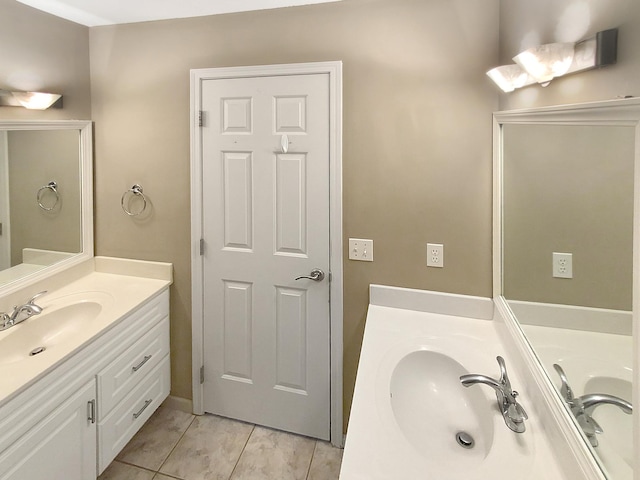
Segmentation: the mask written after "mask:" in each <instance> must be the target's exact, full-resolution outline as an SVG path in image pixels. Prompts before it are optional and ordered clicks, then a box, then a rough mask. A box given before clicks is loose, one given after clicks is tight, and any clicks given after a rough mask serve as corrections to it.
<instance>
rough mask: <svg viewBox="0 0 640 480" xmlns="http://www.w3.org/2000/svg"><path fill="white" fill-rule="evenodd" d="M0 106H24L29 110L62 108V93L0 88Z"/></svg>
mask: <svg viewBox="0 0 640 480" xmlns="http://www.w3.org/2000/svg"><path fill="white" fill-rule="evenodd" d="M0 107H24V108H28V109H30V110H46V109H47V108H62V95H58V94H56V93H44V92H17V91H15V92H14V91H9V90H0Z"/></svg>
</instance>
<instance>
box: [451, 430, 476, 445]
mask: <svg viewBox="0 0 640 480" xmlns="http://www.w3.org/2000/svg"><path fill="white" fill-rule="evenodd" d="M456 442H458V445H460V446H461V447H462V448H473V446H474V445H475V444H476V442H475V440H474V439H473V437H472V436H471V435H469V434H468V433H467V432H458V433H456Z"/></svg>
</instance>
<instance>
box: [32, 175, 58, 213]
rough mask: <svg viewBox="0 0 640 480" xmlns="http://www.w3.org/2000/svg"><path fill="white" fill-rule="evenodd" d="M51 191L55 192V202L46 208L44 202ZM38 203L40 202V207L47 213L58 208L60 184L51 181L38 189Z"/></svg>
mask: <svg viewBox="0 0 640 480" xmlns="http://www.w3.org/2000/svg"><path fill="white" fill-rule="evenodd" d="M49 191H51V192H53V195H55V200H54V202H53V205H51V206H46V205H44V204H43V203H42V202H43V199H44V197H45V195H46V193H47V192H49ZM36 201H37V202H38V206H39V207H40V208H41V209H42V210H44V211H45V212H50V211H51V210H53V209H54V208H56V206H57V205H58V203H60V193H59V192H58V184H57V183H56V181H55V180H52V181H50V182H49V183H47V184H46V185H44V186H42V187H40V188H39V189H38V192H37V193H36Z"/></svg>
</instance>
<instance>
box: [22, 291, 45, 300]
mask: <svg viewBox="0 0 640 480" xmlns="http://www.w3.org/2000/svg"><path fill="white" fill-rule="evenodd" d="M47 291H48V290H43V291H42V292H38V293H36V294H35V295H34V296H33V297H31V300H29V301H28V302H27V303H33V302H34V301H35V300H36V298H38V297H41V296H42V295H44V294H45V293H47Z"/></svg>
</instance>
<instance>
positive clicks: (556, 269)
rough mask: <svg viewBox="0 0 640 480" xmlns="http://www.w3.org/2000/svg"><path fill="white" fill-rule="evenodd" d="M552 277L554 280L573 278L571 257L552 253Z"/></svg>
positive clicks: (565, 254) (570, 255)
mask: <svg viewBox="0 0 640 480" xmlns="http://www.w3.org/2000/svg"><path fill="white" fill-rule="evenodd" d="M552 257H553V276H554V277H555V278H573V255H572V254H571V253H560V252H553V255H552Z"/></svg>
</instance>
